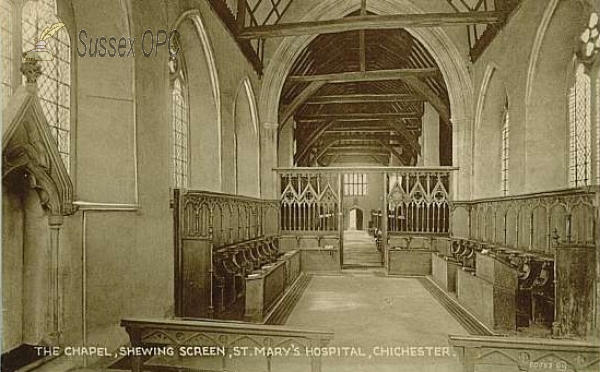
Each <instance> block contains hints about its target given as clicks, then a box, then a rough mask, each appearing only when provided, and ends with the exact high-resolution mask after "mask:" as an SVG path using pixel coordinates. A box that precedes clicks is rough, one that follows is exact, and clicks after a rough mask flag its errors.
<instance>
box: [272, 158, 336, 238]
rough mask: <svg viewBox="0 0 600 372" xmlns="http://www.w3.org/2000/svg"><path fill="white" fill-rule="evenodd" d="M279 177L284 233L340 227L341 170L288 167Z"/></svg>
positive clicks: (328, 229)
mask: <svg viewBox="0 0 600 372" xmlns="http://www.w3.org/2000/svg"><path fill="white" fill-rule="evenodd" d="M279 177H280V180H281V200H280V218H281V222H280V226H281V231H282V232H287V233H289V232H301V231H338V230H339V228H340V220H339V215H340V207H341V200H340V187H341V186H340V185H341V181H340V177H341V173H335V172H321V171H316V170H314V171H307V170H294V169H288V170H285V171H282V172H280V173H279Z"/></svg>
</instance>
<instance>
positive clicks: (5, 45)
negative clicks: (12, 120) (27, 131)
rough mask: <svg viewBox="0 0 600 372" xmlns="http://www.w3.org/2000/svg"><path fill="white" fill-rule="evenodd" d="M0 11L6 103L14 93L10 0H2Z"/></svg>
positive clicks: (4, 101) (4, 103) (3, 85)
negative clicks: (0, 17)
mask: <svg viewBox="0 0 600 372" xmlns="http://www.w3.org/2000/svg"><path fill="white" fill-rule="evenodd" d="M0 13H2V24H1V25H0V36H2V71H3V74H2V104H3V105H6V102H8V99H9V97H10V96H11V95H12V69H13V66H12V35H13V27H12V26H13V19H12V17H13V8H12V4H11V3H10V1H8V0H1V1H0Z"/></svg>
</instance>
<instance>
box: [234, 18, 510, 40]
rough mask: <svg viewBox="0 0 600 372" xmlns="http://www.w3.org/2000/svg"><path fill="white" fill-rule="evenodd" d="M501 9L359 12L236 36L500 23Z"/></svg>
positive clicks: (246, 31)
mask: <svg viewBox="0 0 600 372" xmlns="http://www.w3.org/2000/svg"><path fill="white" fill-rule="evenodd" d="M505 19H506V14H505V13H504V12H488V11H481V12H464V13H423V14H393V15H361V16H352V17H345V18H341V19H331V20H324V21H309V22H297V23H279V24H275V25H266V26H256V27H246V28H244V29H243V30H242V31H241V32H240V33H239V34H238V35H237V36H238V38H242V39H256V38H263V39H264V38H269V37H284V36H300V35H316V34H331V33H338V32H345V31H357V30H383V29H396V28H415V27H438V26H448V25H472V24H491V23H502V22H504V21H505Z"/></svg>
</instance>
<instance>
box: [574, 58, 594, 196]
mask: <svg viewBox="0 0 600 372" xmlns="http://www.w3.org/2000/svg"><path fill="white" fill-rule="evenodd" d="M590 101H591V84H590V77H589V76H588V75H587V74H586V72H585V68H584V66H583V64H578V65H577V70H576V73H575V83H574V84H573V86H572V87H571V89H570V90H569V140H570V141H569V142H570V144H569V145H570V146H569V152H570V159H569V160H570V164H569V181H570V184H571V186H572V187H578V186H584V185H588V184H589V183H590V181H591V171H592V165H591V160H592V159H591V148H592V143H591V102H590Z"/></svg>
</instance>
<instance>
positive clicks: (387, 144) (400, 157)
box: [379, 140, 404, 164]
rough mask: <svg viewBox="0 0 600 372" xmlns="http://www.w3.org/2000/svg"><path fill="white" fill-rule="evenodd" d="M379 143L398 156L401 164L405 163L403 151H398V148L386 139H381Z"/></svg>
mask: <svg viewBox="0 0 600 372" xmlns="http://www.w3.org/2000/svg"><path fill="white" fill-rule="evenodd" d="M379 143H380V144H381V146H383V147H385V148H386V149H388V151H389V152H390V153H391V154H392V155H393V156H394V157H395V158H396V159H398V161H399V162H400V163H401V164H404V159H402V153H400V152H398V150H396V149H395V148H394V146H392V145H390V144H389V143H387V142H386V141H384V140H379Z"/></svg>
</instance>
